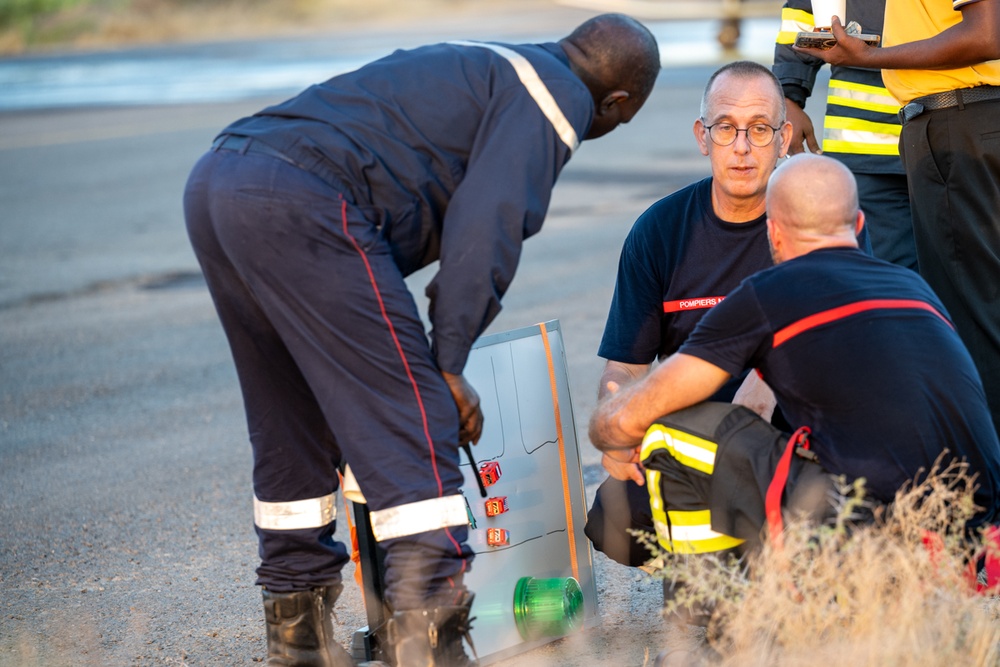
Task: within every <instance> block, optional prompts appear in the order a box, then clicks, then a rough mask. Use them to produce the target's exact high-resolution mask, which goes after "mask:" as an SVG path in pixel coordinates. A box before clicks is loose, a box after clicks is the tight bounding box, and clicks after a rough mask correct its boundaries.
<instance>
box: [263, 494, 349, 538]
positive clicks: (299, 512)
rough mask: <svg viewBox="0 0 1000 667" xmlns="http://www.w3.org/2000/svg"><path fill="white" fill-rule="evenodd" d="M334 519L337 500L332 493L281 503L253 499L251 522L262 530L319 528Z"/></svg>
mask: <svg viewBox="0 0 1000 667" xmlns="http://www.w3.org/2000/svg"><path fill="white" fill-rule="evenodd" d="M336 518H337V500H336V497H335V496H334V495H333V494H332V493H329V494H327V495H325V496H321V497H319V498H307V499H305V500H293V501H290V502H283V503H269V502H264V501H263V500H260V499H259V498H257V496H254V498H253V522H254V523H255V524H256V525H257V527H258V528H263V529H264V530H302V529H303V528H321V527H323V526H325V525H327V524H328V523H330V522H332V521H334V520H335V519H336Z"/></svg>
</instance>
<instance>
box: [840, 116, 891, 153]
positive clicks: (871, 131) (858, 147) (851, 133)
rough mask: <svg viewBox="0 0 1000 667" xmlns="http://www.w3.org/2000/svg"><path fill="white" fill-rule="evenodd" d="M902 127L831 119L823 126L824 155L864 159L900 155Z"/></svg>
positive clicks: (855, 120)
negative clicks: (855, 155) (855, 156)
mask: <svg viewBox="0 0 1000 667" xmlns="http://www.w3.org/2000/svg"><path fill="white" fill-rule="evenodd" d="M901 130H902V126H900V125H897V124H895V123H876V122H874V121H870V120H862V119H860V118H844V117H843V116H827V117H826V119H825V120H824V122H823V151H824V152H830V153H860V154H863V155H899V133H900V131H901Z"/></svg>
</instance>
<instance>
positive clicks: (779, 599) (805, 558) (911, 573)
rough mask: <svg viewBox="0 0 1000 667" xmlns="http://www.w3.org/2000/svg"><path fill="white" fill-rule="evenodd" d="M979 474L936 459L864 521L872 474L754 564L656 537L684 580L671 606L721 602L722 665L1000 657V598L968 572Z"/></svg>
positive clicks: (717, 621)
mask: <svg viewBox="0 0 1000 667" xmlns="http://www.w3.org/2000/svg"><path fill="white" fill-rule="evenodd" d="M972 482H973V480H971V479H970V478H969V477H968V475H967V474H966V471H965V468H964V466H962V465H958V464H956V465H952V466H950V467H947V468H945V469H941V468H940V467H938V466H935V468H934V470H932V471H931V473H930V474H929V475H928V477H927V478H926V479H925V480H924V481H923V482H921V483H919V484H916V485H915V486H912V487H911V488H907V489H903V490H901V491H900V492H899V494H898V495H897V497H896V500H895V502H894V503H893V505H892V510H891V511H890V512H877V513H876V516H877V517H878V519H877V520H876V521H875V522H874V523H866V524H862V525H855V524H854V523H852V521H851V519H852V517H853V516H855V511H856V510H857V509H858V507H859V504H861V503H863V482H861V483H859V484H856V485H854V486H853V487H846V488H841V489H840V490H839V498H838V499H837V502H838V503H839V507H838V513H837V518H836V520H835V521H834V522H833V523H832V525H826V526H821V527H816V526H810V525H808V524H805V523H791V524H790V525H787V527H786V532H785V534H784V546H783V548H780V549H779V548H775V547H774V546H772V545H770V544H769V545H767V546H765V548H764V549H763V551H762V552H761V553H760V554H758V555H756V556H754V557H752V558H750V559H749V560H747V561H746V562H741V563H736V562H732V561H730V562H723V561H720V559H718V558H715V557H712V556H698V557H688V558H676V557H671V556H669V555H668V554H664V553H662V551H659V549H658V547H657V551H658V552H659V555H661V556H663V557H664V559H665V562H666V563H667V565H665V566H664V568H663V570H662V572H661V573H660V574H661V575H662V576H664V577H666V578H668V579H678V580H681V581H683V582H684V586H683V588H681V590H679V591H678V593H677V595H676V597H675V598H674V600H673V601H671V602H669V603H668V604H667V607H666V609H665V611H666V612H673V611H677V610H678V608H682V607H685V606H689V605H700V606H703V607H704V606H708V607H710V608H711V607H714V610H715V611H714V613H713V616H712V622H711V624H710V626H709V631H708V637H709V638H710V639H709V641H710V645H711V648H712V649H714V650H715V651H716V652H717V653H718V660H717V661H715V663H714V664H719V665H727V666H728V665H734V666H735V665H740V667H747V666H748V665H761V666H763V665H767V666H769V667H771V666H781V665H807V664H809V665H812V664H816V665H819V664H839V665H852V666H860V665H871V666H875V665H879V666H882V665H894V666H898V667H905V666H923V665H953V666H958V665H1000V624H998V623H997V620H998V608H1000V605H998V602H997V599H996V598H992V597H988V596H983V595H978V594H975V593H974V591H973V585H972V582H970V580H969V569H968V563H969V562H970V559H973V558H974V554H975V553H979V552H981V546H980V545H981V543H982V540H981V537H978V536H972V537H970V536H967V535H965V534H964V531H963V530H962V526H964V524H965V521H966V519H968V518H969V517H971V516H972V515H973V513H974V512H975V510H976V508H975V506H974V504H973V501H972V492H971V490H969V489H970V488H971V486H972ZM649 537H651V536H649ZM647 544H649V542H648V541H647ZM651 548H652V547H651Z"/></svg>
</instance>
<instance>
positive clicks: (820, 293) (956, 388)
mask: <svg viewBox="0 0 1000 667" xmlns="http://www.w3.org/2000/svg"><path fill="white" fill-rule="evenodd" d="M680 352H681V353H683V354H688V355H692V356H695V357H698V358H700V359H704V360H705V361H708V362H710V363H712V364H714V365H716V366H718V367H720V368H722V369H723V370H725V371H727V372H728V373H732V374H739V373H742V372H743V371H744V370H745V369H747V368H757V369H758V370H759V371H760V372H761V374H762V375H763V378H764V380H765V381H766V382H767V383H768V385H770V386H771V388H772V389H773V390H774V393H775V395H776V396H777V399H778V405H779V406H780V407H781V410H782V411H783V413H784V415H785V417H786V418H787V419H788V421H789V423H791V424H792V426H794V427H798V426H809V427H810V428H811V429H812V434H813V449H814V451H815V452H816V454H817V455H818V456H819V459H820V462H821V463H822V464H823V466H824V467H825V468H826V469H827V470H829V471H830V472H833V473H835V474H843V475H845V476H846V477H847V478H848V479H849V480H853V479H856V478H859V477H864V478H866V480H867V488H868V490H869V492H870V493H871V494H872V495H873V496H874V497H876V498H877V499H879V500H881V501H883V502H888V501H891V500H892V498H893V496H894V495H895V493H896V491H897V490H898V489H899V488H900V487H901V486H902V485H903V484H904V483H906V482H907V481H909V480H912V479H914V478H915V477H916V476H918V475H919V474H921V473H922V472H926V471H928V470H930V469H931V468H932V466H933V465H934V462H935V460H936V459H937V458H938V456H939V455H940V454H941V453H942V452H943V451H944V450H945V449H947V450H949V452H950V454H951V455H952V456H954V457H958V458H964V459H965V460H966V461H967V462H968V463H969V466H970V472H972V473H974V474H976V475H978V477H977V483H978V484H979V490H978V491H977V493H976V496H975V499H976V502H977V504H979V505H981V506H982V507H984V508H986V509H985V510H984V511H983V512H982V513H981V514H980V515H978V517H977V520H976V521H974V522H973V524H978V523H980V522H984V521H993V520H994V519H996V518H997V517H998V516H1000V495H998V494H1000V443H998V441H997V435H996V432H995V431H994V428H993V422H992V420H991V418H990V413H989V411H988V409H987V407H986V398H985V393H984V391H983V387H982V383H981V382H980V379H979V374H978V373H977V371H976V368H975V366H974V365H973V363H972V359H971V357H970V356H969V353H968V351H967V350H966V348H965V346H964V345H963V344H962V342H961V340H960V339H959V337H958V335H957V334H956V333H955V330H954V327H953V326H952V324H951V322H950V321H949V320H948V319H947V313H946V311H945V309H944V306H942V305H941V302H940V300H939V299H938V298H937V296H936V295H935V294H934V293H933V291H932V290H931V289H930V287H929V286H928V285H927V283H926V282H925V281H924V280H923V279H922V278H921V277H920V276H918V275H917V274H916V273H914V272H913V271H910V270H908V269H904V268H902V267H898V266H895V265H893V264H889V263H888V262H883V261H881V260H878V259H875V258H873V257H870V256H867V255H865V254H864V253H862V252H861V251H859V250H856V249H852V248H831V249H822V250H816V251H814V252H811V253H809V254H807V255H804V256H801V257H797V258H795V259H792V260H790V261H787V262H784V263H782V264H779V265H778V266H775V267H773V268H771V269H768V270H767V271H763V272H761V273H758V274H756V275H754V276H751V277H750V278H748V279H747V280H745V281H744V282H743V284H741V285H740V286H739V288H737V289H736V290H734V291H733V292H732V293H730V295H729V296H728V297H727V299H726V300H725V301H724V302H723V303H722V304H720V305H719V306H718V307H716V308H713V309H712V310H711V311H709V313H708V314H707V315H706V316H705V317H704V318H703V319H702V320H701V322H699V324H698V326H697V328H696V329H695V331H694V332H693V333H692V334H691V336H690V338H689V339H688V341H687V342H686V343H685V344H684V345H683V346H682V347H681V349H680ZM876 464H877V465H876Z"/></svg>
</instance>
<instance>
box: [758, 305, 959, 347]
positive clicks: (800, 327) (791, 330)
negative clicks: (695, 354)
mask: <svg viewBox="0 0 1000 667" xmlns="http://www.w3.org/2000/svg"><path fill="white" fill-rule="evenodd" d="M885 309H909V310H925V311H927V312H929V313H932V314H933V315H936V316H937V317H938V318H940V319H941V321H942V322H944V323H945V324H947V325H948V326H949V327H951V328H952V329H954V328H955V325H953V324H952V323H951V321H950V320H948V318H947V317H945V316H944V315H942V314H941V313H940V312H938V310H937V309H936V308H935V307H934V306H932V305H931V304H929V303H927V302H925V301H917V300H916V299H868V300H866V301H856V302H854V303H848V304H845V305H843V306H838V307H837V308H831V309H829V310H824V311H823V312H821V313H816V314H815V315H810V316H809V317H803V318H802V319H801V320H799V321H797V322H792V323H791V324H789V325H788V326H786V327H783V328H782V329H779V330H778V331H776V332H775V333H774V342H773V343H772V347H778V346H779V345H781V344H783V343H787V342H788V341H789V340H791V339H792V338H794V337H796V336H798V335H799V334H800V333H803V332H805V331H808V330H809V329H813V328H815V327H818V326H822V325H824V324H829V323H830V322H834V321H836V320H841V319H844V318H845V317H850V316H851V315H857V314H858V313H863V312H867V311H869V310H885Z"/></svg>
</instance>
